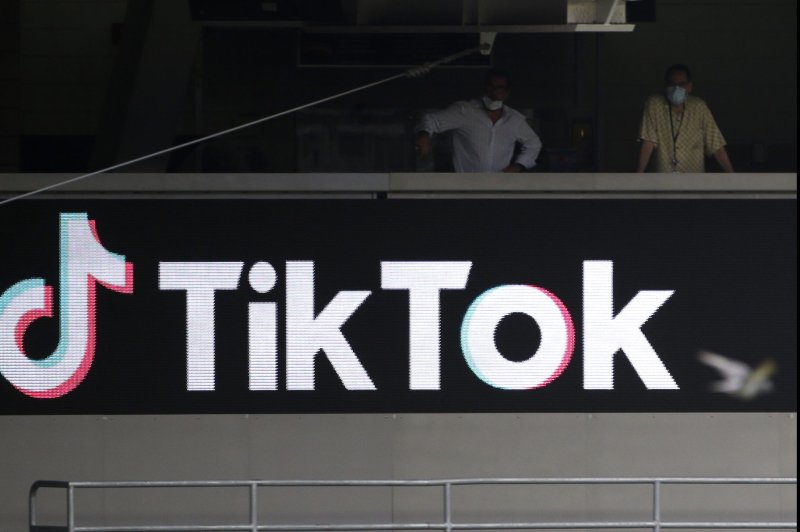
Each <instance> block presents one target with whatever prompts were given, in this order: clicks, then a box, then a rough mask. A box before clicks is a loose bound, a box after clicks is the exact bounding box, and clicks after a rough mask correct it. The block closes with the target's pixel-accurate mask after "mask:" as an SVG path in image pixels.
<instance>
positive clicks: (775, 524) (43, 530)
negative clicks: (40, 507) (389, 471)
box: [29, 477, 797, 532]
mask: <svg viewBox="0 0 800 532" xmlns="http://www.w3.org/2000/svg"><path fill="white" fill-rule="evenodd" d="M569 484H577V485H585V486H586V485H597V484H607V485H615V484H617V485H618V484H629V485H642V486H648V485H649V486H650V488H651V489H652V508H651V518H650V519H647V520H641V521H635V520H630V521H625V520H620V521H585V522H569V521H563V522H561V521H559V522H544V521H531V522H495V523H490V522H459V521H456V520H455V519H454V515H453V514H454V512H453V488H454V487H457V486H488V485H505V486H512V485H531V486H534V485H569ZM711 484H714V485H734V484H751V485H761V486H763V485H768V484H780V485H794V486H796V485H797V478H796V477H795V478H743V477H736V478H709V477H698V478H683V477H648V478H644V477H642V478H638V477H636V478H473V479H444V480H242V481H136V482H71V481H49V480H40V481H36V482H34V483H33V485H32V486H31V489H30V493H29V529H30V532H156V531H158V532H178V531H184V532H188V531H250V532H259V531H268V530H275V531H277V530H281V531H288V530H291V531H298V532H299V531H312V530H313V531H343V530H353V531H355V530H445V531H448V532H449V531H453V530H520V529H572V530H574V529H632V528H637V529H651V530H653V531H655V532H660V531H661V530H665V529H693V528H694V529H697V528H699V529H759V530H764V529H784V530H790V529H794V530H796V529H797V520H796V517H795V520H794V521H792V522H788V521H777V520H776V521H752V522H744V521H733V522H726V521H693V522H690V521H670V520H665V519H663V518H662V487H664V486H666V485H711ZM344 486H347V487H389V488H399V487H438V488H441V490H442V491H441V495H442V498H441V501H442V506H441V513H442V520H441V521H439V522H425V523H422V522H420V523H394V522H391V523H372V524H364V523H359V524H319V523H317V524H307V525H306V524H299V525H298V524H292V525H282V524H273V525H269V524H261V523H260V522H259V508H258V501H259V499H258V491H259V488H274V487H284V488H287V487H344ZM42 488H57V489H64V490H66V503H67V507H66V516H67V517H66V519H67V524H66V525H58V526H52V525H48V526H45V525H39V524H37V513H36V512H37V496H38V494H39V490H40V489H42ZM118 488H119V489H124V488H247V489H248V495H249V519H248V522H246V523H241V524H226V525H208V524H194V525H136V526H132V525H126V526H78V525H77V524H76V515H75V493H76V491H77V490H80V489H118Z"/></svg>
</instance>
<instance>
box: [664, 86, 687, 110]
mask: <svg viewBox="0 0 800 532" xmlns="http://www.w3.org/2000/svg"><path fill="white" fill-rule="evenodd" d="M666 96H667V100H668V101H669V103H671V104H672V105H680V104H682V103H683V102H684V101H686V89H684V88H683V87H678V86H677V85H671V86H669V87H667V93H666Z"/></svg>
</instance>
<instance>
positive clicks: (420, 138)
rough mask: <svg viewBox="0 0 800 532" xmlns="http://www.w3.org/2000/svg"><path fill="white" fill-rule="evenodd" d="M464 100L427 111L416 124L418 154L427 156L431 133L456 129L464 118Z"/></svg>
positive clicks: (415, 139) (415, 138) (415, 144)
mask: <svg viewBox="0 0 800 532" xmlns="http://www.w3.org/2000/svg"><path fill="white" fill-rule="evenodd" d="M463 105H464V104H463V102H456V103H454V104H453V105H451V106H450V107H448V108H447V109H442V110H441V111H433V112H430V113H425V114H424V115H423V116H422V119H421V120H420V121H419V123H418V124H417V126H416V128H415V129H416V131H417V134H416V135H415V137H414V147H415V149H416V151H417V156H419V157H425V156H427V155H428V153H430V150H431V135H433V134H434V133H442V132H444V131H449V130H451V129H455V128H456V127H458V125H459V124H460V123H461V121H462V120H463V116H464V111H463Z"/></svg>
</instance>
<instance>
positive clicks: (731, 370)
mask: <svg viewBox="0 0 800 532" xmlns="http://www.w3.org/2000/svg"><path fill="white" fill-rule="evenodd" d="M697 357H698V358H699V359H700V362H702V363H704V364H706V365H708V366H711V367H712V368H714V369H716V370H717V371H718V372H719V373H720V375H721V376H722V378H723V380H721V381H718V382H716V383H714V384H713V385H712V389H713V390H714V391H717V392H738V391H739V390H741V389H742V386H744V384H745V382H746V381H747V378H748V377H749V376H750V374H751V373H752V371H753V370H752V369H750V366H748V365H747V364H745V363H744V362H739V361H738V360H732V359H730V358H728V357H724V356H722V355H719V354H717V353H712V352H711V351H700V352H698V354H697Z"/></svg>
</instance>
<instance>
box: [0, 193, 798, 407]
mask: <svg viewBox="0 0 800 532" xmlns="http://www.w3.org/2000/svg"><path fill="white" fill-rule="evenodd" d="M61 212H87V213H88V214H89V218H90V219H94V220H96V221H97V229H98V234H99V236H100V239H101V241H102V243H103V245H104V246H105V247H106V249H108V250H110V251H112V252H115V253H119V254H123V255H125V256H126V258H127V260H128V261H130V262H133V264H134V293H133V294H130V295H125V294H119V293H116V292H111V291H109V290H106V289H104V288H98V292H97V294H98V295H97V306H98V315H97V322H96V323H97V337H96V353H95V360H94V364H93V366H92V368H91V370H90V371H89V373H88V375H87V377H86V379H85V380H84V381H83V383H82V384H80V385H79V386H78V387H77V388H76V389H75V390H74V391H72V392H71V393H69V394H67V395H65V396H63V397H61V398H58V399H33V398H30V397H27V396H25V395H23V394H22V393H20V392H19V391H17V390H16V389H15V388H13V386H11V385H10V383H9V382H8V381H6V380H5V379H4V378H2V377H0V414H53V413H68V414H133V413H137V414H150V413H155V414H168V413H243V412H249V413H311V412H357V413H360V412H364V413H366V412H688V411H699V412H714V411H720V412H721V411H772V412H779V411H796V410H797V406H796V404H797V397H796V376H797V365H796V356H797V333H796V325H795V324H796V318H797V296H796V294H797V273H796V266H797V247H796V246H797V243H796V242H797V240H796V236H797V235H796V227H797V211H796V201H795V200H742V199H726V200H706V199H704V200H697V199H694V200H675V199H660V200H655V199H654V200H644V199H636V200H632V199H629V200H611V199H606V200H589V199H586V200H561V199H549V200H531V199H513V200H375V201H369V200H221V199H208V200H173V199H163V200H58V201H57V200H34V201H25V202H18V203H15V204H11V205H7V206H3V207H2V208H0V246H2V248H1V249H2V263H1V264H0V292H2V291H5V290H6V289H7V288H8V287H9V286H11V285H12V284H14V283H15V282H17V281H20V280H22V279H26V278H30V277H43V278H45V279H46V280H47V282H48V284H51V285H53V286H54V289H55V294H56V295H55V298H54V301H55V305H56V306H57V304H58V290H59V286H58V223H59V221H58V220H59V213H61ZM287 260H313V261H314V262H315V274H316V285H315V290H316V294H315V295H316V303H315V308H316V312H319V311H320V310H321V309H322V308H323V307H324V306H325V305H326V304H327V303H328V302H329V301H330V300H331V299H332V298H333V297H334V296H335V295H336V293H338V292H339V291H340V290H371V291H372V295H370V297H369V298H368V299H367V300H366V301H365V302H364V304H363V305H362V306H361V307H360V308H359V309H358V310H357V311H356V312H355V314H354V315H353V316H352V317H351V318H350V319H349V320H348V321H347V322H346V324H345V326H344V328H343V332H344V335H345V336H346V338H347V339H348V341H349V342H350V344H351V346H352V348H353V350H354V351H355V353H356V355H357V356H358V358H359V360H360V361H361V363H362V365H363V366H364V368H365V369H366V371H367V373H368V374H369V375H370V377H371V378H372V380H373V382H374V383H375V385H376V387H377V390H376V391H347V390H345V388H344V386H343V385H342V384H341V382H340V381H339V379H338V377H337V376H336V374H335V373H334V371H333V370H332V368H331V367H330V364H329V363H328V362H327V361H326V359H325V357H322V356H320V357H318V363H317V390H315V391H286V390H285V381H284V378H285V377H284V359H283V357H284V354H285V336H284V335H285V330H284V326H283V323H284V297H285V293H284V282H283V280H284V271H285V262H286V261H287ZM382 260H384V261H386V260H413V261H426V260H436V261H445V260H470V261H472V262H473V266H472V270H471V273H470V277H469V281H468V283H467V287H466V289H465V290H446V291H443V292H442V293H441V305H442V317H441V329H442V372H441V375H442V389H441V390H440V391H409V389H408V292H407V291H400V290H381V288H380V261H382ZM584 260H611V261H613V262H614V302H615V312H618V311H619V310H621V308H622V307H623V306H624V305H625V304H627V303H628V302H629V301H630V299H631V298H632V297H634V295H635V294H636V293H637V292H639V291H640V290H675V294H674V295H673V296H672V297H671V298H670V299H669V300H668V301H667V302H666V303H665V304H664V306H663V307H662V308H660V309H659V310H658V311H657V312H656V313H655V315H654V316H653V317H652V318H651V319H650V320H649V321H648V322H647V323H646V324H645V325H644V327H643V328H642V330H643V332H644V334H645V335H646V336H647V338H648V339H649V341H650V343H651V344H652V345H653V347H654V349H655V350H656V352H657V353H658V355H659V356H660V357H661V359H662V360H663V361H664V364H665V365H666V367H667V368H668V369H669V371H670V372H671V374H672V375H673V377H674V378H675V380H676V382H677V383H678V385H679V386H680V388H681V389H680V390H677V391H649V390H647V389H646V388H645V386H644V385H643V384H642V382H641V380H640V378H639V377H638V375H637V374H636V373H635V371H634V370H633V369H632V367H631V365H630V363H629V362H628V361H627V359H626V357H625V356H624V355H622V354H618V355H617V358H616V363H615V389H614V390H612V391H586V390H583V368H582V363H583V346H582V333H583V324H582V312H583V302H582V282H583V281H582V267H583V261H584ZM162 261H244V263H245V266H244V270H243V274H242V280H241V282H240V287H239V289H238V290H235V291H220V292H217V296H216V390H215V391H213V392H187V391H186V369H185V368H186V340H185V334H186V321H185V320H186V295H185V292H182V291H161V290H159V289H158V264H159V262H162ZM257 261H268V262H270V263H271V264H272V265H273V266H274V267H275V269H276V271H277V273H278V282H277V285H276V287H275V288H274V289H273V290H272V291H271V292H269V293H267V294H258V293H256V292H255V291H254V290H253V289H252V288H250V286H249V284H248V283H247V272H248V271H249V267H250V266H252V264H254V263H255V262H257ZM503 284H534V285H537V286H541V287H543V288H546V289H547V290H549V291H551V292H553V293H554V294H555V295H556V296H558V297H559V298H560V299H561V300H562V301H563V302H564V304H565V305H566V306H567V308H568V309H569V312H570V314H571V317H572V320H573V322H574V324H575V333H576V346H575V351H574V353H573V357H572V361H571V363H570V364H569V366H568V367H567V368H566V370H565V371H564V373H563V374H562V375H561V376H560V377H559V378H558V379H556V380H555V381H554V382H552V383H550V384H549V385H548V386H546V387H544V388H540V389H535V390H530V391H504V390H498V389H494V388H492V387H491V386H489V385H487V384H485V383H484V382H482V381H481V380H479V379H478V378H477V377H476V376H475V375H474V374H473V373H472V372H471V371H470V369H469V368H468V366H467V364H466V363H465V361H464V358H463V356H462V354H461V348H460V343H459V334H460V326H461V321H462V319H463V317H464V313H465V312H466V310H467V308H468V307H469V305H470V303H471V302H472V301H473V300H474V299H475V298H476V297H477V296H478V295H480V294H481V293H482V292H484V291H485V290H487V289H489V288H492V287H495V286H498V285H503ZM251 301H274V302H277V303H278V312H279V314H278V322H279V327H278V328H279V333H278V334H279V336H278V345H279V357H280V359H279V387H280V390H279V391H259V392H251V391H249V390H248V385H247V375H248V372H247V304H248V302H251ZM55 312H56V317H57V314H58V308H56V309H55ZM57 339H58V319H39V320H36V321H35V322H34V323H33V324H32V325H31V326H30V328H29V329H28V333H27V335H26V339H25V342H26V344H25V345H26V349H27V350H28V352H30V353H32V355H31V356H34V357H36V356H46V355H47V354H49V353H50V352H52V350H53V349H54V348H55V345H56V343H57ZM496 341H497V344H498V346H499V348H500V350H501V352H503V354H504V355H507V356H508V357H509V358H514V357H515V356H526V355H525V353H530V352H531V351H532V349H531V347H530V346H531V344H532V343H535V342H537V341H538V331H537V329H536V326H535V322H534V321H533V320H531V319H528V318H525V317H521V318H517V317H516V316H512V317H510V318H507V319H506V320H504V321H503V322H501V324H500V326H499V327H498V330H497V333H496ZM534 345H535V344H534ZM700 349H705V350H710V351H714V352H717V353H720V354H723V355H725V356H727V357H730V358H732V359H736V360H740V361H742V362H745V363H747V364H749V365H751V366H756V365H758V364H759V363H760V362H762V361H763V360H765V359H767V358H773V359H774V360H775V361H776V362H777V364H778V370H777V374H776V375H775V376H774V378H773V381H774V383H775V386H776V387H775V390H774V391H773V392H772V393H769V394H764V395H761V396H760V397H758V398H756V399H754V400H752V401H741V400H738V399H736V398H733V397H730V396H728V395H725V394H720V393H712V392H710V391H709V390H708V386H709V384H710V383H711V382H713V381H715V380H717V379H718V374H717V373H716V372H715V370H713V369H711V368H709V367H708V366H705V365H703V364H701V363H700V362H699V361H698V359H697V352H698V350H700Z"/></svg>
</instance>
